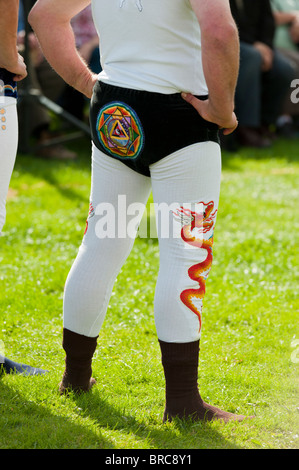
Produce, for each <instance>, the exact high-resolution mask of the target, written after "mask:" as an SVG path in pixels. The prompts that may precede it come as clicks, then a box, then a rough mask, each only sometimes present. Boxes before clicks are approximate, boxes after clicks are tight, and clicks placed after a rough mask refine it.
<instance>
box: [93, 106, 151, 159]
mask: <svg viewBox="0 0 299 470" xmlns="http://www.w3.org/2000/svg"><path fill="white" fill-rule="evenodd" d="M97 134H98V138H99V141H100V143H101V144H102V146H103V147H104V148H105V149H106V150H107V151H108V152H109V153H110V154H111V155H114V156H118V157H123V158H136V157H138V155H139V154H140V152H141V151H142V149H143V145H144V133H143V129H142V125H141V122H140V120H139V118H138V116H137V114H136V113H135V111H134V110H133V109H132V108H131V107H130V106H128V105H127V104H125V103H120V102H114V103H109V104H107V105H105V106H103V107H102V108H101V109H100V112H99V114H98V119H97Z"/></svg>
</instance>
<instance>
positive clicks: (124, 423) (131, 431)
mask: <svg viewBox="0 0 299 470" xmlns="http://www.w3.org/2000/svg"><path fill="white" fill-rule="evenodd" d="M100 393H101V392H100V391H98V390H97V389H96V387H95V388H94V390H93V392H92V393H91V394H90V395H89V396H87V395H81V396H74V395H73V396H72V398H71V399H73V400H75V401H76V403H77V405H78V406H79V407H80V408H82V409H83V410H84V414H85V415H88V416H89V417H90V418H91V419H92V420H93V421H94V422H96V423H97V424H98V426H99V427H100V428H104V429H106V430H107V429H108V430H111V431H120V432H121V433H122V434H123V436H124V442H125V436H126V435H127V436H128V439H129V438H130V439H132V436H133V438H135V439H136V441H138V442H143V444H141V446H140V448H141V449H161V450H162V449H172V450H173V449H190V450H191V449H216V448H217V449H238V448H239V446H238V445H237V444H236V443H235V442H234V441H233V439H231V440H228V439H226V438H225V437H224V436H223V435H222V434H221V433H220V432H218V431H217V430H216V429H213V424H211V423H209V422H207V423H203V422H197V423H194V422H193V423H192V422H191V421H183V420H180V419H177V420H174V421H173V422H172V423H171V424H170V423H166V424H162V415H161V422H159V421H160V418H158V423H157V422H156V419H154V418H152V417H151V416H149V418H148V420H147V419H146V417H145V414H144V412H141V414H142V417H141V418H140V419H138V418H136V417H135V416H133V415H132V414H130V413H129V412H127V411H126V410H122V409H121V404H120V406H119V408H118V407H115V406H113V405H111V404H110V403H109V402H108V399H103V398H102V397H101V396H100ZM151 420H152V421H153V422H152V423H151V422H150V421H151ZM148 421H149V422H148ZM126 448H128V447H126ZM135 448H136V446H135Z"/></svg>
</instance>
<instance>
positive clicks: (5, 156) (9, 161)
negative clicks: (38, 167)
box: [0, 97, 18, 234]
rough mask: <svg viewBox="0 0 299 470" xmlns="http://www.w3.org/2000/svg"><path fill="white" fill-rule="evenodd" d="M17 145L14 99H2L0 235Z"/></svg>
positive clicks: (0, 123)
mask: <svg viewBox="0 0 299 470" xmlns="http://www.w3.org/2000/svg"><path fill="white" fill-rule="evenodd" d="M17 145H18V119H17V107H16V99H15V98H12V97H3V103H0V147H1V160H0V234H1V230H2V228H3V225H4V223H5V217H6V197H7V192H8V187H9V183H10V178H11V175H12V171H13V167H14V164H15V159H16V153H17Z"/></svg>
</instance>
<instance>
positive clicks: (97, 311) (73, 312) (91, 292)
mask: <svg viewBox="0 0 299 470" xmlns="http://www.w3.org/2000/svg"><path fill="white" fill-rule="evenodd" d="M150 189H151V186H150V178H148V177H146V176H143V175H140V174H138V173H136V172H134V171H133V170H131V169H129V168H128V167H126V166H125V165H123V164H122V163H121V162H119V161H117V160H115V159H113V158H111V157H108V156H107V155H105V154H103V153H102V152H100V151H99V150H98V149H96V148H95V147H93V157H92V185H91V196H90V212H89V217H88V219H87V230H86V233H85V235H84V238H83V241H82V244H81V246H80V249H79V252H78V255H77V258H76V260H75V262H74V264H73V266H72V268H71V270H70V273H69V275H68V278H67V282H66V286H65V293H64V320H63V326H64V343H65V344H64V347H65V349H66V354H67V361H68V357H70V358H71V362H72V364H71V365H70V364H69V363H68V362H67V367H66V369H70V370H71V371H74V369H78V362H80V357H79V359H78V357H77V355H76V353H75V350H76V344H77V343H80V345H81V346H80V348H81V351H82V350H83V349H86V351H92V348H95V345H96V338H97V336H98V334H99V331H100V329H101V326H102V324H103V321H104V318H105V315H106V310H107V306H108V303H109V299H110V295H111V292H112V289H113V285H114V282H115V279H116V276H117V274H118V273H119V271H120V269H121V267H122V265H123V263H124V262H125V260H126V258H127V256H128V254H129V253H130V251H131V248H132V246H133V243H134V237H135V235H136V232H137V228H138V222H139V221H140V219H141V217H142V207H143V208H144V207H145V204H146V201H147V199H148V196H149V193H150ZM132 203H134V204H138V203H139V208H140V212H139V214H138V217H137V218H136V219H135V217H136V216H135V217H134V216H130V215H128V214H127V209H128V207H129V206H130V205H131V204H132ZM134 219H135V220H134ZM137 219H138V220H137ZM128 223H129V224H130V227H131V228H132V224H134V225H135V226H136V230H135V229H132V230H131V231H130V232H128V231H127V224H128ZM91 339H93V345H91V344H90V343H91ZM87 355H89V359H88V361H89V365H88V364H87V363H86V361H85V365H84V366H83V368H85V369H86V368H87V367H88V368H89V369H90V364H91V359H92V354H91V353H87ZM72 358H73V360H72ZM90 372H91V369H90ZM67 375H68V376H69V377H68V379H66V376H67ZM64 376H65V379H64V380H63V383H62V386H61V388H62V389H65V388H68V387H69V386H72V388H75V387H76V386H77V385H78V383H79V382H80V381H79V380H78V379H77V378H76V377H75V374H74V373H73V374H71V377H70V374H69V373H67V372H65V374H64ZM89 377H90V374H89ZM79 385H80V388H81V389H84V388H85V389H88V388H89V382H86V380H85V385H84V386H82V384H81V383H79ZM62 391H63V390H62Z"/></svg>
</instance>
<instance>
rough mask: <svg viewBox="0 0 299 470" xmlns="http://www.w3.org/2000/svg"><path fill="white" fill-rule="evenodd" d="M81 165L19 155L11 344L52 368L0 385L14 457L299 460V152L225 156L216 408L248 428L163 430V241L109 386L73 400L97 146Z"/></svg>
mask: <svg viewBox="0 0 299 470" xmlns="http://www.w3.org/2000/svg"><path fill="white" fill-rule="evenodd" d="M76 147H77V149H78V150H79V152H80V158H79V159H78V161H76V162H58V161H55V162H54V161H52V162H49V161H42V160H38V159H36V158H33V157H30V156H23V155H19V156H18V158H17V163H16V166H15V171H14V174H13V178H12V182H11V190H10V197H9V200H8V204H7V222H6V225H5V236H4V237H3V238H2V239H1V240H0V280H1V290H0V308H1V324H0V340H2V342H3V344H4V348H5V353H6V355H7V356H8V357H9V358H11V359H13V360H16V361H20V362H21V361H22V362H25V363H30V364H31V365H35V366H39V367H43V368H46V369H47V370H48V371H49V373H48V374H47V375H45V376H43V377H23V376H18V375H16V376H12V375H9V376H3V377H2V378H1V380H0V448H1V449H5V448H9V449H17V448H18V449H34V448H37V449H74V448H77V449H88V448H92V449H271V448H272V449H273V448H280V449H294V448H298V443H299V439H298V435H299V396H298V385H299V380H298V377H299V373H298V372H299V351H298V348H299V345H298V343H296V340H297V341H298V340H299V329H298V295H297V294H298V289H297V286H298V269H297V266H298V183H299V178H298V175H299V165H298V153H299V142H298V141H294V142H287V141H283V140H279V141H277V142H276V143H275V144H274V146H273V148H272V149H269V150H259V151H258V150H256V151H254V150H248V149H247V150H245V149H242V150H240V151H238V152H236V153H234V154H228V153H224V157H223V180H222V193H221V201H220V209H219V213H218V219H217V224H216V231H215V243H214V262H213V268H212V271H211V273H210V277H209V280H208V282H207V294H206V298H205V304H204V311H203V314H204V316H203V318H204V322H203V333H202V341H201V353H200V371H199V377H200V390H201V394H202V395H203V398H204V399H205V400H206V401H209V402H210V403H212V404H214V405H216V406H217V405H218V406H220V407H222V408H224V409H226V410H227V411H233V412H238V413H242V414H254V415H255V416H256V418H255V419H254V420H251V421H247V422H243V423H229V424H226V425H225V424H223V423H221V422H213V423H207V424H203V423H196V424H194V423H188V422H180V421H176V422H173V423H171V424H169V423H168V424H164V425H163V424H162V422H161V421H162V415H163V409H164V379H163V374H162V368H161V363H160V351H159V347H158V342H157V338H156V331H155V324H154V316H153V296H154V289H155V282H156V276H157V272H158V263H159V253H158V243H157V240H156V239H140V238H138V239H137V240H136V242H135V245H134V248H133V250H132V253H131V255H130V256H129V258H128V260H127V262H126V264H125V265H124V267H123V269H122V272H121V273H120V275H119V276H118V279H117V282H116V284H115V287H114V291H113V296H112V298H111V302H110V305H109V309H108V313H107V317H106V320H105V323H104V326H103V329H102V331H101V333H100V337H99V346H98V348H97V352H96V355H95V359H94V365H93V369H94V376H95V377H96V379H97V381H98V384H97V386H96V387H94V388H93V390H92V391H91V392H90V393H89V394H87V395H83V396H79V397H77V396H70V397H69V398H66V397H61V396H59V394H58V391H57V385H58V383H59V381H60V379H61V375H62V372H63V366H64V364H63V361H64V353H63V350H62V347H61V335H62V299H63V288H64V283H65V279H66V276H67V273H68V271H69V269H70V267H71V264H72V261H73V259H74V258H75V256H76V253H77V249H78V246H79V244H80V241H81V238H82V235H83V232H84V228H85V219H86V216H87V212H88V202H89V185H90V157H89V143H88V142H86V141H85V140H84V141H82V142H80V143H77V144H76Z"/></svg>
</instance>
